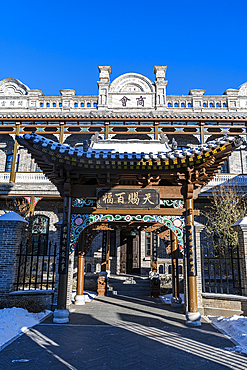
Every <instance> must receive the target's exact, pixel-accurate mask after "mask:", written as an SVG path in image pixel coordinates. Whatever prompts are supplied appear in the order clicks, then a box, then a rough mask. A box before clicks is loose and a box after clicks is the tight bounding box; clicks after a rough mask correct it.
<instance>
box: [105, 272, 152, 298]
mask: <svg viewBox="0 0 247 370" xmlns="http://www.w3.org/2000/svg"><path fill="white" fill-rule="evenodd" d="M107 291H108V293H107V294H108V295H109V296H114V295H124V296H133V297H136V296H150V283H149V279H148V278H139V277H133V276H120V277H118V276H117V277H116V276H114V277H110V278H109V279H108V282H107Z"/></svg>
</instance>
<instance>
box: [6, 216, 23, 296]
mask: <svg viewBox="0 0 247 370" xmlns="http://www.w3.org/2000/svg"><path fill="white" fill-rule="evenodd" d="M27 224H28V222H27V221H26V220H24V218H22V217H21V216H20V215H18V214H17V213H15V212H9V213H6V214H4V215H2V216H0V271H1V274H0V296H2V297H3V296H7V295H8V294H9V293H10V292H12V291H14V290H15V289H16V286H15V284H16V282H17V273H18V257H17V254H18V252H19V250H20V244H21V241H22V236H23V233H24V229H25V227H26V226H27Z"/></svg>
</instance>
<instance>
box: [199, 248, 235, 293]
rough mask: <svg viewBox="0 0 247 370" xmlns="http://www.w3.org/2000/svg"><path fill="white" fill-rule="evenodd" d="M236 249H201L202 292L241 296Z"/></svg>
mask: <svg viewBox="0 0 247 370" xmlns="http://www.w3.org/2000/svg"><path fill="white" fill-rule="evenodd" d="M240 263H241V258H240V257H239V249H238V247H237V246H236V247H226V246H220V247H212V246H209V245H207V246H204V247H203V248H202V291H203V292H204V293H221V294H239V295H242V285H241V273H240Z"/></svg>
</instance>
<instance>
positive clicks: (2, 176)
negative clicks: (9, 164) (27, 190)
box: [0, 172, 51, 184]
mask: <svg viewBox="0 0 247 370" xmlns="http://www.w3.org/2000/svg"><path fill="white" fill-rule="evenodd" d="M9 178H10V172H0V183H8V182H9ZM15 182H16V183H22V184H23V183H25V184H28V183H51V182H50V180H48V179H47V178H46V177H45V175H44V174H43V173H42V172H16V180H15Z"/></svg>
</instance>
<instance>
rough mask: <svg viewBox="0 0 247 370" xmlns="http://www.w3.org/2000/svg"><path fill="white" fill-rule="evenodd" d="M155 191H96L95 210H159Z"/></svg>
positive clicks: (157, 196)
mask: <svg viewBox="0 0 247 370" xmlns="http://www.w3.org/2000/svg"><path fill="white" fill-rule="evenodd" d="M159 206H160V197H159V192H158V190H156V189H147V190H146V189H145V190H144V189H108V188H100V189H97V208H152V209H154V208H159Z"/></svg>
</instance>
